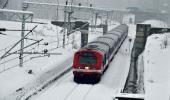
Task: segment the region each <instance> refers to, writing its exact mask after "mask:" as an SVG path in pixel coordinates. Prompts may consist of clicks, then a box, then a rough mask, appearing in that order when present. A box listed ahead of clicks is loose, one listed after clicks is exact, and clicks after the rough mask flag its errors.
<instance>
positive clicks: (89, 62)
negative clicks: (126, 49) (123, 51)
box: [72, 24, 128, 83]
mask: <svg viewBox="0 0 170 100" xmlns="http://www.w3.org/2000/svg"><path fill="white" fill-rule="evenodd" d="M127 35H128V25H126V24H121V25H119V26H117V27H115V28H113V29H111V30H110V31H108V32H107V33H106V34H104V35H102V36H100V37H98V38H96V39H95V40H94V41H92V42H90V43H88V44H87V45H86V46H84V47H82V48H81V49H79V50H78V51H77V52H75V54H74V59H73V65H72V69H73V75H74V81H75V82H77V83H87V82H90V83H97V82H99V81H100V80H101V77H102V75H103V74H104V72H105V70H106V69H107V67H108V65H109V64H110V62H111V60H112V59H113V57H114V56H115V54H116V53H117V51H118V49H119V48H120V46H121V44H122V43H123V41H124V40H125V39H126V37H127Z"/></svg>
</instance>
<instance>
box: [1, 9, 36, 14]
mask: <svg viewBox="0 0 170 100" xmlns="http://www.w3.org/2000/svg"><path fill="white" fill-rule="evenodd" d="M0 12H12V13H22V14H33V12H30V11H21V10H11V9H0Z"/></svg>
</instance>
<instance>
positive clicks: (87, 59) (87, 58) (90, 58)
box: [78, 53, 97, 65]
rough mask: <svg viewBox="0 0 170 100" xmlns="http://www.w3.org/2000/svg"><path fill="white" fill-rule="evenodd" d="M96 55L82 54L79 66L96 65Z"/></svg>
mask: <svg viewBox="0 0 170 100" xmlns="http://www.w3.org/2000/svg"><path fill="white" fill-rule="evenodd" d="M96 62H97V61H96V55H95V54H93V53H80V54H79V59H78V63H79V64H90V65H94V64H96Z"/></svg>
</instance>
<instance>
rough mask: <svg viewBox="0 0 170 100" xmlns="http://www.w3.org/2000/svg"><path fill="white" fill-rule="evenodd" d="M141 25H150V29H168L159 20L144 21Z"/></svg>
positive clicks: (164, 23) (165, 24)
mask: <svg viewBox="0 0 170 100" xmlns="http://www.w3.org/2000/svg"><path fill="white" fill-rule="evenodd" d="M143 24H151V27H155V28H156V27H157V28H168V25H167V23H166V22H163V21H160V20H154V19H152V20H146V21H144V22H143Z"/></svg>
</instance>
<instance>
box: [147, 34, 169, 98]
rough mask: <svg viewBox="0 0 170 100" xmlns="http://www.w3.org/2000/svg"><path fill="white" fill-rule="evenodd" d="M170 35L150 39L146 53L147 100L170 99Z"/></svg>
mask: <svg viewBox="0 0 170 100" xmlns="http://www.w3.org/2000/svg"><path fill="white" fill-rule="evenodd" d="M169 43H170V33H166V34H159V35H157V34H154V35H151V36H150V37H148V39H147V44H146V47H145V48H146V49H145V51H144V66H145V91H146V93H145V94H146V98H145V100H169V98H170V91H169V90H170V85H169V84H170V74H169V73H170V67H169V65H170V62H169V59H170V48H169Z"/></svg>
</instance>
